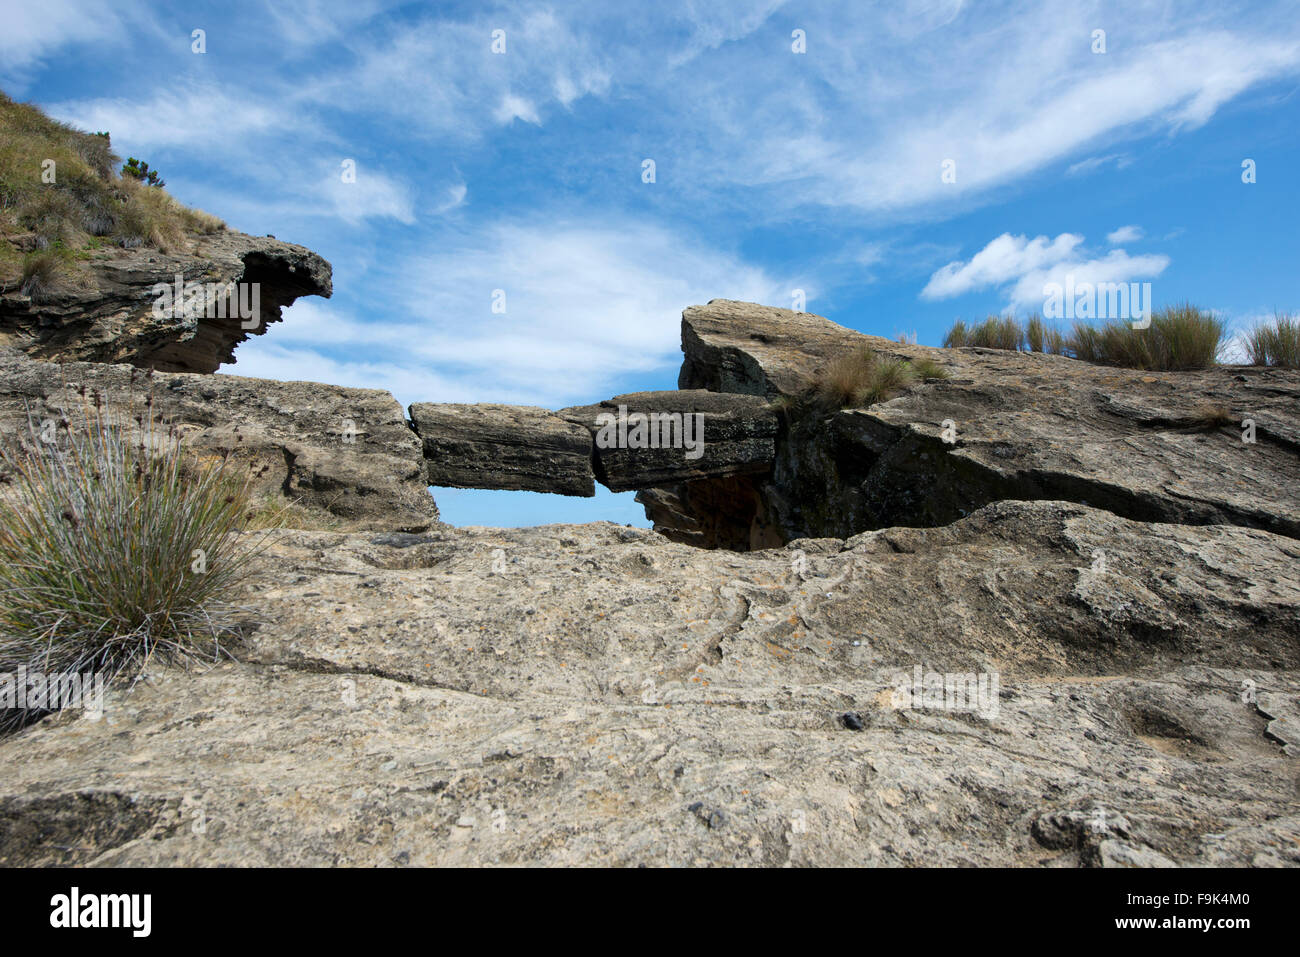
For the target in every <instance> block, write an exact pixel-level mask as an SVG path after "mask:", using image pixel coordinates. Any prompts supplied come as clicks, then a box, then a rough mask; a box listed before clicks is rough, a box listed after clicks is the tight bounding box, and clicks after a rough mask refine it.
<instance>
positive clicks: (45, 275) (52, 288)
mask: <svg viewBox="0 0 1300 957" xmlns="http://www.w3.org/2000/svg"><path fill="white" fill-rule="evenodd" d="M67 274H68V261H67V258H66V257H65V256H64V255H63V254H62V252H61V251H59V250H55V249H46V250H42V251H41V252H37V253H32V254H30V255H28V256H24V257H23V265H22V274H21V276H20V277H19V283H18V291H19V292H20V293H22V294H23V295H24V296H31V299H32V302H37V303H40V302H48V301H49V300H50V299H52V298H53V297H54V295H55V293H57V292H58V290H59V287H60V286H61V285H62V281H63V280H64V279H65V278H66V276H67Z"/></svg>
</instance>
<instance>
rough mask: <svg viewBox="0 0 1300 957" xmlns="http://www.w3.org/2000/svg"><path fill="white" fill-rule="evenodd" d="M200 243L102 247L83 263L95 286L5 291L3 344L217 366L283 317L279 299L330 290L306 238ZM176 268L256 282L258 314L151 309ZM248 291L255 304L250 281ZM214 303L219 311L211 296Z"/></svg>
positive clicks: (173, 365) (179, 366) (47, 352)
mask: <svg viewBox="0 0 1300 957" xmlns="http://www.w3.org/2000/svg"><path fill="white" fill-rule="evenodd" d="M194 243H195V245H194V248H193V249H191V250H188V251H185V252H177V253H173V254H168V253H162V252H159V251H158V250H156V249H152V248H147V247H141V248H139V249H134V250H118V249H115V250H111V251H106V252H105V253H103V255H104V256H106V257H107V258H104V259H96V260H92V261H91V262H90V263H88V264H87V265H88V267H89V270H90V280H89V285H87V286H86V287H84V288H78V289H69V290H66V291H64V292H62V293H58V294H55V295H54V296H52V298H49V299H48V300H43V301H41V302H40V303H33V302H32V301H31V300H30V299H29V298H27V297H26V296H20V295H19V294H18V293H17V292H16V291H10V292H7V293H3V294H0V344H3V345H6V346H9V347H10V348H13V349H17V350H20V351H22V352H24V353H26V354H27V355H29V356H32V357H33V358H39V359H53V360H58V361H87V362H108V363H122V362H125V363H130V364H131V365H135V366H139V367H140V368H153V369H157V370H158V371H164V372H215V371H216V370H217V367H218V366H220V365H221V364H222V363H227V362H234V361H235V358H234V351H235V347H236V346H237V345H238V344H239V343H241V342H243V341H244V340H245V339H247V338H248V337H249V336H251V335H261V334H262V333H264V332H266V329H267V326H268V325H270V324H271V323H273V322H279V321H280V318H281V314H280V313H281V309H282V308H283V307H285V306H288V305H291V304H292V303H293V302H294V300H296V299H298V298H299V297H301V296H325V297H329V296H330V295H331V294H332V293H333V285H332V281H331V272H332V270H331V268H330V264H329V263H328V262H326V261H325V260H324V259H322V258H321V257H320V256H318V255H316V253H314V252H312V251H311V250H309V249H306V248H304V247H302V246H296V245H294V244H292V243H286V242H280V241H279V240H276V239H272V238H270V237H266V238H260V237H256V236H248V235H245V234H243V233H238V232H220V233H214V234H212V235H210V236H202V237H198V238H197V239H196V240H195V241H194ZM177 275H180V276H181V277H182V278H183V282H185V283H202V284H204V286H205V287H207V286H209V285H211V286H213V287H218V286H225V285H226V284H227V283H236V284H256V286H257V290H258V304H259V308H258V311H257V314H256V316H255V317H252V318H249V319H248V320H247V321H245V320H244V319H242V318H241V317H239V316H238V315H235V314H234V313H235V310H234V309H232V308H230V307H229V306H228V305H223V310H224V312H225V313H226V315H225V317H224V318H220V317H217V316H215V315H214V316H212V317H207V316H206V315H203V314H202V313H206V312H207V311H209V310H208V309H207V308H206V306H205V307H204V308H202V309H199V310H197V311H196V314H194V315H186V314H185V313H184V311H183V310H180V309H177V310H175V314H174V315H172V316H165V317H157V316H155V315H154V305H155V303H157V302H159V301H160V300H159V295H158V294H157V293H156V292H155V286H156V285H157V284H159V283H162V284H166V285H173V284H174V282H175V277H176V276H177ZM245 298H246V302H247V304H248V305H251V304H252V293H251V286H250V288H249V291H248V292H246V294H245ZM236 305H238V303H236ZM210 311H212V312H214V313H215V312H216V311H217V308H216V303H215V301H214V303H213V308H212V309H211V310H210ZM245 326H247V328H245Z"/></svg>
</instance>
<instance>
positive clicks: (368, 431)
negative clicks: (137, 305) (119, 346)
mask: <svg viewBox="0 0 1300 957" xmlns="http://www.w3.org/2000/svg"><path fill="white" fill-rule="evenodd" d="M81 390H85V393H86V395H85V397H83V396H82V394H81ZM93 396H100V397H101V398H102V400H103V401H105V402H106V405H107V408H108V410H109V417H110V419H112V420H115V421H118V422H120V423H121V424H123V425H125V426H126V427H128V428H136V426H135V423H134V417H135V416H136V415H143V414H144V413H145V412H146V403H147V402H152V407H153V412H154V415H155V418H156V420H157V421H160V422H163V423H169V424H175V425H177V426H178V428H179V430H180V432H181V434H182V435H183V437H184V441H185V443H186V445H187V446H188V447H189V448H192V449H194V450H196V451H198V452H229V453H231V455H232V457H233V460H234V461H235V462H236V463H238V465H239V466H240V467H245V468H247V469H248V471H249V473H250V474H252V475H253V476H254V478H253V489H254V494H255V497H256V498H259V499H266V500H267V501H269V502H273V503H279V504H288V503H293V504H294V506H295V507H296V508H297V509H300V510H301V513H300V514H298V515H297V516H296V517H297V518H298V519H301V518H303V517H309V518H312V519H313V520H315V521H319V522H320V523H322V524H324V525H326V526H331V527H339V528H343V529H348V528H373V529H391V530H405V531H418V530H423V529H427V528H429V527H431V526H432V525H435V524H437V522H438V510H437V506H436V505H435V504H434V501H433V497H432V496H431V495H430V494H429V491H428V486H427V483H426V482H425V480H424V460H423V457H422V456H421V454H420V443H419V440H418V439H417V438H416V436H415V433H414V432H412V431H411V429H410V426H408V425H407V422H406V418H405V416H404V415H403V414H402V407H401V405H399V404H398V402H397V400H396V399H394V398H393V396H392V395H390V394H389V393H387V392H383V391H381V390H379V389H348V388H344V387H342V386H334V385H322V384H320V383H316V382H277V381H273V380H269V379H250V378H244V377H242V376H228V375H193V374H187V373H163V372H159V373H155V374H153V375H148V374H146V373H144V372H141V371H140V370H139V369H136V368H133V367H131V366H128V365H109V364H101V363H96V362H64V363H58V364H56V363H52V362H38V361H35V360H32V359H28V358H26V357H25V356H23V355H21V354H19V353H15V352H12V351H0V435H3V436H6V437H8V439H9V440H10V441H19V442H21V441H25V440H30V438H31V437H32V435H33V432H32V429H35V430H36V432H39V430H40V428H41V425H42V423H43V422H45V421H46V420H52V421H56V422H57V421H58V420H60V419H61V418H63V417H64V416H66V417H67V418H68V419H69V420H70V421H71V422H72V423H74V425H75V424H76V423H79V422H80V421H81V417H82V410H83V409H84V407H85V403H86V402H87V401H88V400H89V399H90V398H91V397H93Z"/></svg>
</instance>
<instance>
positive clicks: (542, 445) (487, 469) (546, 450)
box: [410, 402, 596, 498]
mask: <svg viewBox="0 0 1300 957" xmlns="http://www.w3.org/2000/svg"><path fill="white" fill-rule="evenodd" d="M410 413H411V422H412V423H413V424H414V426H415V431H416V432H417V433H418V434H419V436H420V442H421V447H422V448H423V450H424V457H425V459H426V460H427V463H428V465H427V468H428V478H429V484H430V485H440V486H451V487H453V488H481V489H514V490H524V491H530V492H555V493H557V494H560V495H578V496H584V497H587V498H590V497H591V496H594V495H595V494H596V479H595V475H594V473H593V472H592V467H591V453H592V441H591V435H590V434H589V433H588V432H587V430H586V429H584V428H582V427H581V426H580V425H576V424H574V423H572V422H570V421H567V420H566V419H565V418H564V417H563V416H561V415H560V414H558V413H556V412H550V411H548V410H546V409H542V408H538V407H536V406H520V405H494V404H490V403H482V404H477V405H458V404H455V403H433V402H418V403H416V404H415V405H412V406H411V408H410Z"/></svg>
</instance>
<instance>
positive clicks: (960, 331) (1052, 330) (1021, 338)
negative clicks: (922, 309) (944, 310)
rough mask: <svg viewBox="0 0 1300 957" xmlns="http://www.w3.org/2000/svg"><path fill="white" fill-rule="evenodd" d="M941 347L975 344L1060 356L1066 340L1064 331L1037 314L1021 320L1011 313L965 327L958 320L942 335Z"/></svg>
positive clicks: (1065, 345)
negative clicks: (1010, 314)
mask: <svg viewBox="0 0 1300 957" xmlns="http://www.w3.org/2000/svg"><path fill="white" fill-rule="evenodd" d="M943 345H944V348H945V349H955V348H961V347H963V346H978V347H980V348H983V349H1006V350H1007V351H1009V352H1020V351H1027V352H1046V353H1050V354H1052V355H1058V356H1059V355H1064V354H1065V351H1066V348H1067V345H1068V342H1067V340H1066V337H1065V333H1063V332H1061V330H1060V329H1058V328H1056V327H1055V326H1051V325H1048V324H1047V323H1046V322H1044V321H1043V317H1042V316H1039V315H1033V316H1030V317H1029V318H1028V319H1026V320H1025V321H1024V322H1023V323H1022V322H1021V321H1020V320H1019V319H1017V318H1016V317H1015V316H989V317H988V318H987V319H985V320H984V321H983V322H980V323H977V324H975V325H974V326H968V325H966V323H965V322H963V321H962V320H960V319H958V320H957V321H956V322H954V323H953V324H952V328H951V329H949V330H948V334H947V335H945V336H944V337H943Z"/></svg>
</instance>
